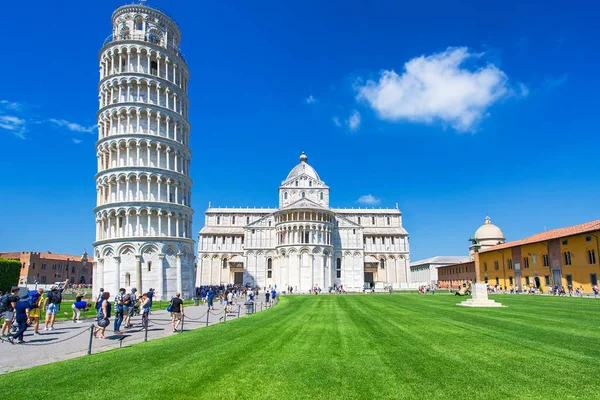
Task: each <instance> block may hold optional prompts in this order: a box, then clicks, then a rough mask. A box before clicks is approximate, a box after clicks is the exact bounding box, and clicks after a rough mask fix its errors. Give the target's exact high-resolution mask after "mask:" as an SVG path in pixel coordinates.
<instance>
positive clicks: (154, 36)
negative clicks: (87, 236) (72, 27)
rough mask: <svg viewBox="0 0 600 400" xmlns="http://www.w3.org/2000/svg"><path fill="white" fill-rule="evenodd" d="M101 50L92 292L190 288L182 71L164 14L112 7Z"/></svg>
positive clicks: (163, 293) (186, 292)
mask: <svg viewBox="0 0 600 400" xmlns="http://www.w3.org/2000/svg"><path fill="white" fill-rule="evenodd" d="M112 26H113V29H112V35H111V36H109V37H108V38H107V39H106V41H105V42H104V45H103V46H102V49H101V50H100V54H99V60H100V83H99V86H98V92H99V93H98V99H99V102H100V108H99V111H98V114H97V116H98V142H97V143H96V156H97V158H98V173H97V174H96V190H97V207H96V208H95V210H94V211H95V214H96V241H95V242H94V250H95V251H94V255H95V263H94V264H95V270H94V288H95V292H97V291H98V289H99V288H104V289H105V290H107V291H110V293H111V295H114V294H116V293H117V292H118V289H119V288H121V287H124V288H126V289H130V288H133V287H135V288H137V289H138V291H139V292H145V291H147V290H148V289H150V288H154V289H155V291H156V296H155V298H157V299H160V298H162V299H169V298H171V297H172V296H174V295H175V292H178V291H179V292H181V293H182V295H183V296H185V297H189V296H191V295H192V293H193V290H194V287H193V285H194V278H195V277H194V240H193V239H192V214H193V210H192V208H191V207H190V205H191V188H192V181H191V179H190V177H189V171H190V159H191V152H190V149H189V140H190V124H189V122H188V104H189V101H188V95H187V91H188V80H189V71H188V68H187V65H186V62H185V58H184V56H183V54H182V53H181V51H180V50H179V41H180V39H181V34H180V32H179V28H178V27H177V25H176V23H175V22H174V21H173V19H172V18H170V17H169V16H168V15H167V14H165V13H164V12H163V11H160V10H158V9H156V8H154V7H149V6H147V5H144V4H134V5H126V6H123V7H119V8H118V9H117V10H116V11H115V12H114V13H113V15H112Z"/></svg>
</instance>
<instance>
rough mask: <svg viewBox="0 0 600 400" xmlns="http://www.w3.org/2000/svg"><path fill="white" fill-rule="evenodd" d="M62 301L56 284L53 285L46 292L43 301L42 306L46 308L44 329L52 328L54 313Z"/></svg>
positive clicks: (50, 329) (49, 329)
mask: <svg viewBox="0 0 600 400" xmlns="http://www.w3.org/2000/svg"><path fill="white" fill-rule="evenodd" d="M61 302H62V295H61V293H60V291H59V290H58V288H57V287H56V286H53V287H52V289H50V293H48V297H46V300H45V302H44V308H45V309H46V322H45V323H44V330H45V331H53V330H54V321H55V320H56V313H57V312H58V308H59V306H60V303H61Z"/></svg>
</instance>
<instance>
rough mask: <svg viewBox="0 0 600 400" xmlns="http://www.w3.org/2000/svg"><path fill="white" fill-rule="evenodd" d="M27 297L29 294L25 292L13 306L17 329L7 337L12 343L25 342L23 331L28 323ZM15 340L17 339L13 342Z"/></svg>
mask: <svg viewBox="0 0 600 400" xmlns="http://www.w3.org/2000/svg"><path fill="white" fill-rule="evenodd" d="M28 297H29V294H27V293H26V294H25V296H24V297H23V298H22V299H20V300H19V301H17V303H16V304H15V306H14V313H15V320H16V321H17V324H18V326H19V329H18V330H17V332H16V333H15V334H14V335H12V336H9V337H8V341H9V342H11V343H12V344H15V343H25V341H24V340H23V334H24V333H25V331H26V330H27V327H28V326H29V324H30V319H29V300H28ZM15 340H17V342H15Z"/></svg>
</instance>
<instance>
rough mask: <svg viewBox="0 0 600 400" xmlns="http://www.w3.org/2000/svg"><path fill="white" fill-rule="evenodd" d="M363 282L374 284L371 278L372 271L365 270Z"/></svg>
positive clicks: (371, 285)
mask: <svg viewBox="0 0 600 400" xmlns="http://www.w3.org/2000/svg"><path fill="white" fill-rule="evenodd" d="M365 283H367V284H369V287H370V288H371V287H373V286H375V281H374V280H373V273H372V272H365Z"/></svg>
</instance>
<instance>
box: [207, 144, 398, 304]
mask: <svg viewBox="0 0 600 400" xmlns="http://www.w3.org/2000/svg"><path fill="white" fill-rule="evenodd" d="M197 262H198V265H197V270H196V286H201V285H216V284H230V283H232V284H240V285H248V286H258V287H260V288H267V287H278V288H281V289H282V290H285V289H286V288H288V287H292V288H294V291H299V292H306V291H308V290H310V289H311V288H313V287H320V288H322V289H326V288H328V287H329V286H333V285H335V284H337V285H343V286H344V289H345V290H346V291H361V290H363V289H364V288H370V287H379V288H383V287H385V286H392V287H394V288H406V287H408V284H407V282H408V274H409V265H410V252H409V243H408V233H407V232H406V230H405V229H404V228H403V227H402V213H401V212H400V210H398V208H397V207H396V208H395V209H389V208H388V209H360V208H359V209H345V208H344V209H342V208H331V207H330V206H329V186H327V185H326V184H325V182H323V181H322V180H321V178H320V177H319V175H318V174H317V172H316V171H315V169H314V168H313V167H312V166H310V165H309V164H308V157H307V156H306V155H305V154H304V153H302V155H301V156H300V163H299V164H298V165H296V166H295V167H294V168H293V169H292V170H291V171H290V173H289V174H288V175H287V178H285V180H284V181H283V182H282V183H281V185H280V186H279V208H213V207H210V206H209V208H208V210H206V216H205V226H204V227H203V228H202V230H201V231H200V234H199V237H198V261H197Z"/></svg>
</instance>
